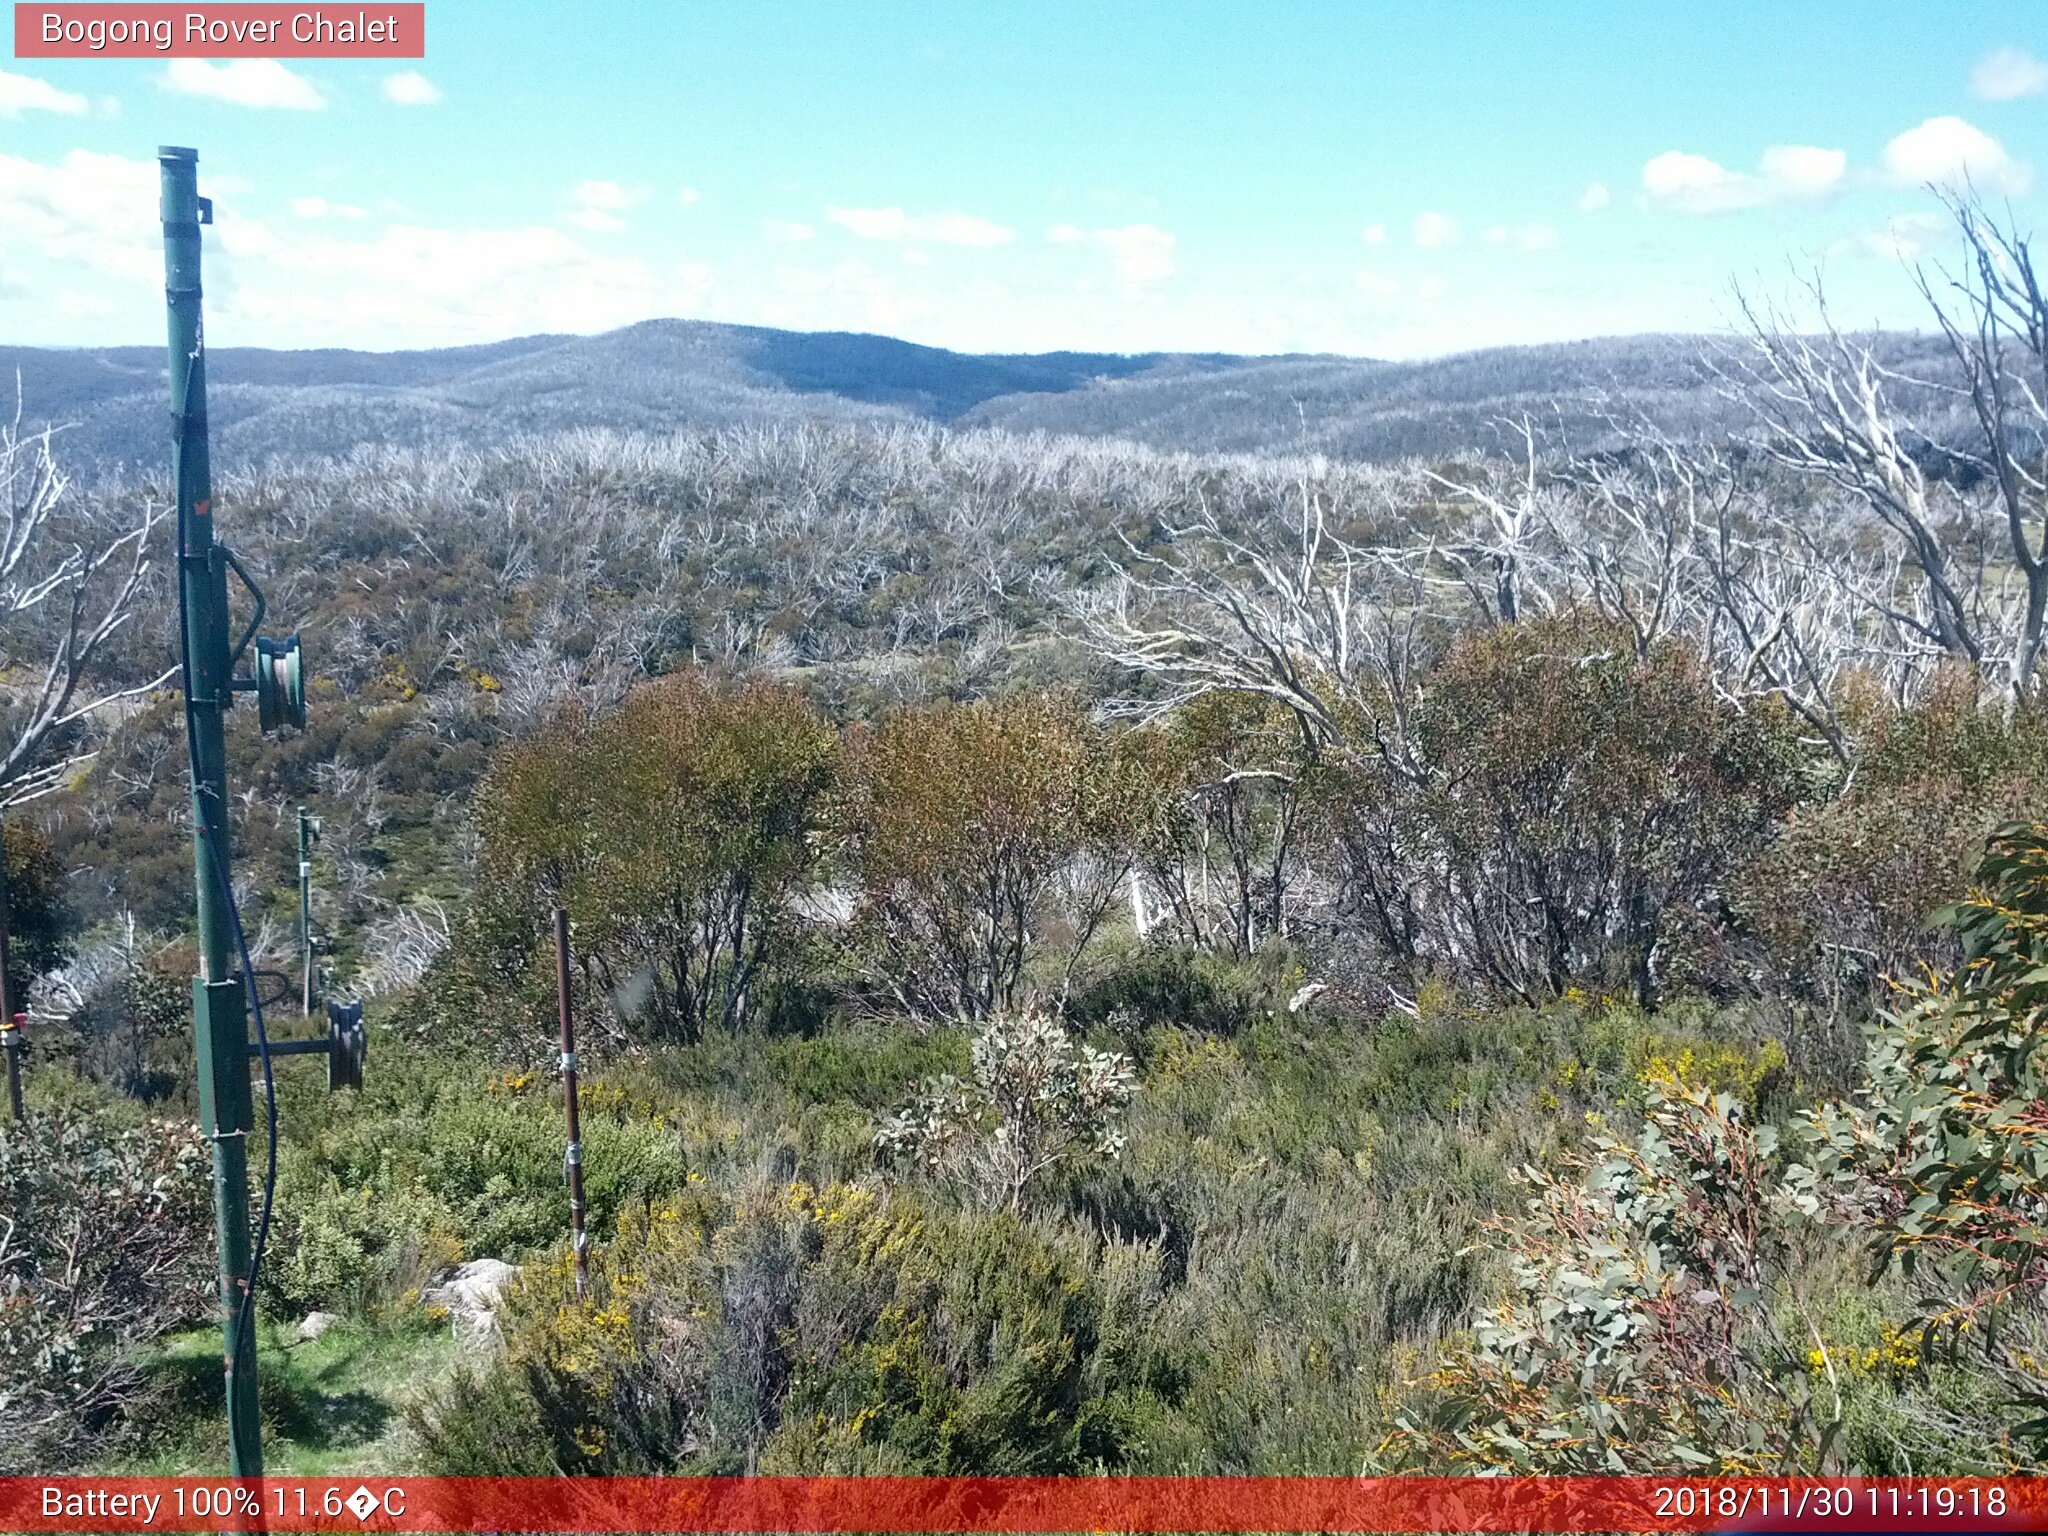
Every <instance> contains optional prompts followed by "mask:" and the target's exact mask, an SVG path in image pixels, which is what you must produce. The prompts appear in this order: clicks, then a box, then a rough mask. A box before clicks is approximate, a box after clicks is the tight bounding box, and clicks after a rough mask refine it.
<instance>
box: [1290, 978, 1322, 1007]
mask: <svg viewBox="0 0 2048 1536" xmlns="http://www.w3.org/2000/svg"><path fill="white" fill-rule="evenodd" d="M1329 990H1330V984H1329V983H1328V982H1327V981H1312V982H1310V983H1309V984H1308V985H1307V986H1305V987H1303V988H1302V989H1301V990H1300V991H1298V992H1296V993H1295V994H1294V996H1292V997H1290V998H1289V999H1287V1011H1288V1012H1289V1013H1299V1012H1301V1010H1302V1009H1304V1008H1306V1007H1307V1006H1308V1005H1309V1004H1310V1003H1312V1002H1314V1001H1315V1000H1316V999H1317V998H1319V997H1321V996H1322V995H1323V994H1324V993H1325V992H1327V991H1329Z"/></svg>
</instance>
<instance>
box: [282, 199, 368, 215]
mask: <svg viewBox="0 0 2048 1536" xmlns="http://www.w3.org/2000/svg"><path fill="white" fill-rule="evenodd" d="M291 208H292V212H293V213H295V214H297V215H298V216H299V217H300V218H302V219H365V218H368V217H369V216H370V210H369V209H367V208H358V207H357V206H356V205H355V204H354V203H330V202H329V201H328V200H327V199H326V198H324V197H295V198H293V199H292V203H291Z"/></svg>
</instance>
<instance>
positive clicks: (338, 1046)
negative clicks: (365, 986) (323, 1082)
mask: <svg viewBox="0 0 2048 1536" xmlns="http://www.w3.org/2000/svg"><path fill="white" fill-rule="evenodd" d="M369 1049H370V1033H369V1031H368V1030H367V1029H365V1028H364V1027H363V1005H362V1004H361V1003H329V1004H328V1005H327V1091H328V1092H329V1093H336V1092H339V1091H340V1090H341V1089H343V1088H360V1087H362V1086H363V1058H364V1056H366V1055H367V1054H368V1053H369Z"/></svg>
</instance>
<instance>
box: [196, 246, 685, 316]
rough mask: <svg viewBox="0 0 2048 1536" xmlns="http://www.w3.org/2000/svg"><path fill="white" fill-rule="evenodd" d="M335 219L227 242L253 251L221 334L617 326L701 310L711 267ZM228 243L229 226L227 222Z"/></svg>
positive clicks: (217, 312)
mask: <svg viewBox="0 0 2048 1536" xmlns="http://www.w3.org/2000/svg"><path fill="white" fill-rule="evenodd" d="M329 227H331V226H324V227H323V226H316V227H314V228H310V229H303V230H298V231H292V232H289V233H278V232H275V231H271V230H267V229H263V228H262V227H260V226H245V227H244V228H242V229H241V230H240V231H238V233H237V234H236V236H235V239H234V242H233V244H232V245H231V246H230V249H232V250H235V251H236V252H237V254H239V255H242V256H245V257H250V258H253V257H255V256H256V254H257V253H258V252H260V253H261V259H260V260H256V259H245V260H242V261H240V262H238V264H237V272H236V278H237V281H236V282H235V283H234V284H233V285H232V286H230V287H228V288H227V290H226V292H225V293H224V294H223V295H222V297H221V298H220V299H219V300H218V301H216V299H215V297H214V295H213V293H212V292H209V294H208V296H207V297H208V315H207V318H208V320H209V322H211V323H212V324H213V328H214V329H215V330H216V332H219V331H223V330H231V331H236V332H239V333H241V334H244V335H260V336H263V337H265V338H267V339H270V340H271V341H272V343H273V344H275V345H280V346H306V345H318V344H322V343H325V344H329V345H332V344H333V343H334V342H336V341H340V340H346V341H348V342H350V343H351V344H354V345H376V344H379V343H382V344H384V345H395V344H409V345H422V344H449V343H455V342H464V341H481V340H486V339H490V338H494V337H502V336H518V335H526V334H530V333H532V332H534V331H575V332H589V331H601V330H609V329H612V328H613V327H616V326H621V325H628V324H631V323H632V322H633V321H635V320H644V319H647V318H649V317H651V316H654V315H660V314H672V313H675V312H676V311H678V310H679V309H686V308H689V307H692V306H694V304H695V303H696V302H697V301H698V300H699V299H701V296H702V294H703V292H704V291H705V290H706V289H707V287H708V286H709V282H710V273H709V270H708V269H705V268H702V267H699V266H696V265H693V264H686V265H685V266H682V267H678V268H676V269H675V270H674V271H673V272H670V273H667V274H663V273H660V272H657V271H656V270H655V269H654V268H652V267H650V266H648V265H647V264H646V263H644V262H640V261H633V260H622V259H614V258H609V257H603V256H599V255H597V254H595V253H593V252H592V251H590V250H589V249H588V248H586V247H585V246H583V245H582V244H580V243H579V242H578V241H577V240H576V239H574V238H573V237H572V236H570V235H567V234H565V233H563V232H562V231H561V230H558V229H548V228H544V227H536V228H528V229H434V228H426V227H421V226H417V225H408V224H392V225H388V226H386V227H385V228H384V229H382V230H381V231H379V232H377V233H376V234H373V235H370V236H368V237H367V238H361V237H354V238H344V237H341V236H339V235H336V234H330V233H327V232H326V228H329ZM222 238H223V243H224V244H226V243H228V229H227V227H226V226H223V229H222Z"/></svg>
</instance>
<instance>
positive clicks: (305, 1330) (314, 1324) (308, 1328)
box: [299, 1312, 341, 1344]
mask: <svg viewBox="0 0 2048 1536" xmlns="http://www.w3.org/2000/svg"><path fill="white" fill-rule="evenodd" d="M340 1321H341V1319H340V1318H338V1317H336V1316H335V1315H334V1314H333V1313H332V1312H308V1313H307V1314H306V1316H305V1318H304V1320H303V1321H301V1322H300V1324H299V1338H300V1339H301V1340H302V1341H303V1342H305V1343H308V1344H310V1343H312V1342H313V1340H315V1339H317V1338H319V1337H320V1335H321V1334H323V1333H325V1332H326V1331H327V1330H328V1329H330V1328H332V1327H333V1326H334V1325H335V1324H336V1323H338V1322H340Z"/></svg>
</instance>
